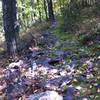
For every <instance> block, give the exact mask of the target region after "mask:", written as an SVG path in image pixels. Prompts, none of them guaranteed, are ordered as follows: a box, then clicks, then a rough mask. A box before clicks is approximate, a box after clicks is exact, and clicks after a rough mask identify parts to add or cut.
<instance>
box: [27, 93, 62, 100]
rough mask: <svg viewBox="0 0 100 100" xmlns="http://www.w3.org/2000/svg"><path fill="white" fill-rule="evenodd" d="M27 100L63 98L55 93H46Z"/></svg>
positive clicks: (34, 95) (58, 99) (31, 96)
mask: <svg viewBox="0 0 100 100" xmlns="http://www.w3.org/2000/svg"><path fill="white" fill-rule="evenodd" d="M28 100H63V97H62V96H60V95H59V94H58V93H57V92H55V91H46V92H42V93H39V94H33V95H30V96H29V98H28Z"/></svg>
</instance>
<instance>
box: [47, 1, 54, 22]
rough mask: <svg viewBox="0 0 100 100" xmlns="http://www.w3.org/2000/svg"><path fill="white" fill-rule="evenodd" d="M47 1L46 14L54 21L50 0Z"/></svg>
mask: <svg viewBox="0 0 100 100" xmlns="http://www.w3.org/2000/svg"><path fill="white" fill-rule="evenodd" d="M47 3H48V15H49V20H50V21H54V20H55V18H54V12H53V6H52V0H47Z"/></svg>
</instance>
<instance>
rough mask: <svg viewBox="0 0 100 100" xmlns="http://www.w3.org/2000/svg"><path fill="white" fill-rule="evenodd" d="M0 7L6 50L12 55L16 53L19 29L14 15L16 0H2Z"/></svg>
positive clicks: (15, 12)
mask: <svg viewBox="0 0 100 100" xmlns="http://www.w3.org/2000/svg"><path fill="white" fill-rule="evenodd" d="M2 8H3V25H4V31H5V40H6V44H7V52H8V54H9V55H10V56H13V57H14V56H15V55H16V53H17V35H18V31H19V29H18V25H17V16H16V14H17V11H16V10H17V9H16V0H2Z"/></svg>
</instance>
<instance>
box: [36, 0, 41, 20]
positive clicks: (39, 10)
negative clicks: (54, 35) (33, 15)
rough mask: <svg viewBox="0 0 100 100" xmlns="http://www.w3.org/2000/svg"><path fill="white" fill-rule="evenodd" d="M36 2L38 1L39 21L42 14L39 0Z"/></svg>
mask: <svg viewBox="0 0 100 100" xmlns="http://www.w3.org/2000/svg"><path fill="white" fill-rule="evenodd" d="M37 3H38V11H39V20H40V22H41V21H42V15H41V9H40V1H39V0H37Z"/></svg>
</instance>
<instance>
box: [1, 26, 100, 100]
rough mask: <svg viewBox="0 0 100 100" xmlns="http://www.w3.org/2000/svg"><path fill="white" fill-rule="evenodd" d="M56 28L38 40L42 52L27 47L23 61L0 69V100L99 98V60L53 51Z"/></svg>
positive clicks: (87, 99) (37, 48)
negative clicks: (27, 50) (77, 57)
mask: <svg viewBox="0 0 100 100" xmlns="http://www.w3.org/2000/svg"><path fill="white" fill-rule="evenodd" d="M55 25H56V24H53V25H52V26H51V27H50V29H48V30H46V31H45V32H44V33H43V34H42V37H40V39H39V43H38V44H39V46H43V48H42V49H41V48H39V47H30V48H29V52H28V53H27V54H26V55H25V57H23V59H19V60H18V61H16V62H11V63H9V64H8V66H5V67H6V68H0V100H99V99H100V95H99V93H100V83H99V80H100V76H99V75H100V71H98V70H100V69H99V66H100V57H91V56H89V55H86V54H80V55H78V52H76V51H75V52H73V51H69V50H67V51H59V50H55V51H53V50H52V48H53V47H54V46H55V45H56V43H57V42H58V41H59V40H58V39H57V38H56V37H55V36H54V34H53V33H52V32H53V31H52V30H53V28H54V27H55ZM77 55H78V56H79V59H76V56H77ZM67 58H70V59H71V60H70V61H68V59H67ZM96 98H97V99H96Z"/></svg>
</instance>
